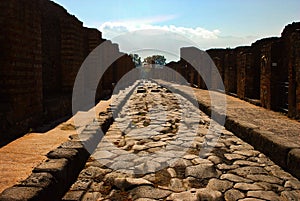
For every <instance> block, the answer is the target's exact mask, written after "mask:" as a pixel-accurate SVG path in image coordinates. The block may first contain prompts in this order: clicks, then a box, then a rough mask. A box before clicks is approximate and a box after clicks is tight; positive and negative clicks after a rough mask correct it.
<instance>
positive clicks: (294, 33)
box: [171, 22, 300, 118]
mask: <svg viewBox="0 0 300 201" xmlns="http://www.w3.org/2000/svg"><path fill="white" fill-rule="evenodd" d="M188 49H192V48H190V47H189V48H181V55H182V54H187V52H188ZM206 52H207V53H208V54H209V55H210V57H211V59H212V60H213V61H214V65H215V66H216V67H217V69H218V71H219V72H217V71H212V72H210V73H211V75H210V76H209V79H210V81H209V84H210V86H211V89H213V90H214V89H217V90H218V89H219V88H220V86H218V84H217V83H216V75H217V74H218V73H219V74H220V75H221V77H222V79H223V81H224V87H225V92H226V93H228V94H237V96H238V97H239V98H241V99H245V100H247V101H250V102H252V103H255V104H260V105H262V106H263V107H265V108H268V109H272V110H275V111H281V112H287V111H288V115H289V116H290V117H293V118H300V22H297V23H293V24H290V25H287V26H286V27H285V29H284V30H283V32H282V35H281V37H280V38H279V37H271V38H264V39H261V40H258V41H256V42H254V43H253V44H251V46H250V47H249V46H241V47H237V48H235V49H209V50H207V51H206ZM181 57H185V56H181ZM198 57H199V58H195V59H194V60H195V61H196V63H197V64H193V65H199V66H203V65H207V61H204V60H201V58H200V57H201V56H200V54H199V55H198ZM179 63H181V65H183V66H185V67H186V68H183V69H184V70H178V72H179V73H181V74H182V75H183V76H184V77H186V78H187V80H188V81H189V82H190V83H192V86H193V85H194V84H195V83H197V84H196V85H197V86H199V88H202V89H205V88H206V87H204V85H205V83H204V81H203V79H202V77H200V76H199V75H195V72H193V71H192V68H191V67H190V66H189V64H187V62H186V61H185V60H184V59H181V60H180V61H179V62H175V63H172V65H171V66H174V68H176V66H177V65H179ZM192 63H193V62H192ZM206 69H208V66H207V68H205V67H204V68H203V69H202V71H203V72H202V73H203V74H205V73H207V72H205V71H206ZM197 76H198V77H197Z"/></svg>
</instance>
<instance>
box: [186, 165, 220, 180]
mask: <svg viewBox="0 0 300 201" xmlns="http://www.w3.org/2000/svg"><path fill="white" fill-rule="evenodd" d="M185 176H186V177H188V176H192V177H195V178H198V179H204V178H213V177H218V173H217V171H216V169H215V168H214V166H213V165H211V164H199V165H195V166H189V167H187V168H186V170H185Z"/></svg>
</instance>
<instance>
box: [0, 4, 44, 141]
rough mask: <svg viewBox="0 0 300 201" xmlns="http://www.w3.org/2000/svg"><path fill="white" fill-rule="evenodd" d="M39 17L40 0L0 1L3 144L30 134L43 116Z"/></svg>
mask: <svg viewBox="0 0 300 201" xmlns="http://www.w3.org/2000/svg"><path fill="white" fill-rule="evenodd" d="M40 15H41V13H40V1H38V0H31V1H27V0H11V1H1V2H0V32H1V36H0V44H1V45H0V52H1V53H0V62H1V63H0V66H1V68H0V113H1V114H0V126H1V128H0V130H1V131H2V132H1V137H0V138H1V142H4V141H6V140H10V139H11V138H12V136H11V134H12V135H13V136H18V135H19V134H20V133H22V132H26V131H29V129H30V128H31V127H34V126H36V125H37V124H38V120H39V119H40V117H41V116H42V98H43V97H42V95H43V94H42V62H41V60H42V55H41V17H40ZM8 130H9V131H10V132H6V131H8Z"/></svg>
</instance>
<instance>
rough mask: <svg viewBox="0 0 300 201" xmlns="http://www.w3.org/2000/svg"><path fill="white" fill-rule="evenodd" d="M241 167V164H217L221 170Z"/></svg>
mask: <svg viewBox="0 0 300 201" xmlns="http://www.w3.org/2000/svg"><path fill="white" fill-rule="evenodd" d="M239 167H240V166H239V165H227V164H225V163H222V164H218V165H217V168H218V169H220V170H232V169H237V168H239Z"/></svg>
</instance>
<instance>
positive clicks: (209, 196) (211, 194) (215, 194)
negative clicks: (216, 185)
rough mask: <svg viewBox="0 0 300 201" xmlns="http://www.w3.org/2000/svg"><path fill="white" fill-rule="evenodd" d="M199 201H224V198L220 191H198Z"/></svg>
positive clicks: (204, 189) (203, 189)
mask: <svg viewBox="0 0 300 201" xmlns="http://www.w3.org/2000/svg"><path fill="white" fill-rule="evenodd" d="M197 197H198V200H214V201H222V200H223V196H222V193H221V192H220V191H215V190H211V189H206V188H202V189H198V190H197Z"/></svg>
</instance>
